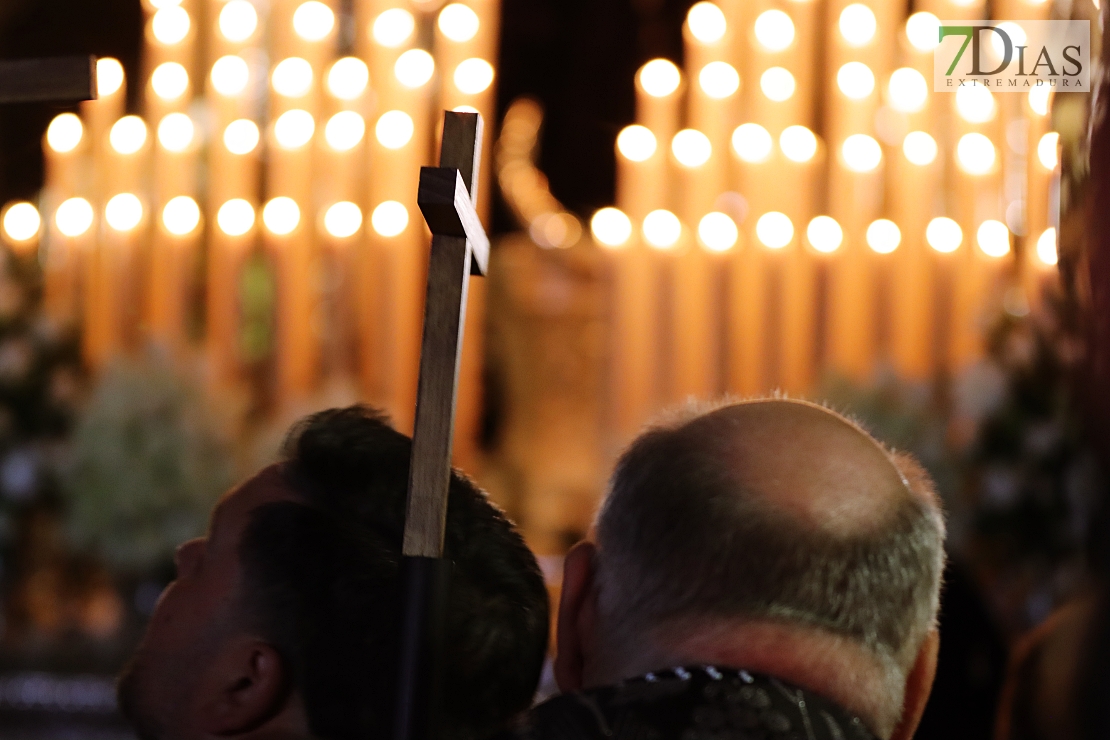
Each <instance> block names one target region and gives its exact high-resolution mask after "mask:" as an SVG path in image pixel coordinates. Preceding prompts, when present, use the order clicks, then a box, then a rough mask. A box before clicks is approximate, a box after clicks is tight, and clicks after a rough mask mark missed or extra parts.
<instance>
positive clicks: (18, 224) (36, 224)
mask: <svg viewBox="0 0 1110 740" xmlns="http://www.w3.org/2000/svg"><path fill="white" fill-rule="evenodd" d="M41 228H42V217H41V216H40V215H39V209H37V208H35V206H34V205H32V204H31V203H28V202H27V201H21V202H18V203H13V204H12V205H11V206H9V207H8V210H7V211H6V212H5V213H4V235H5V236H7V237H8V239H10V240H11V241H13V242H27V241H30V240H31V239H34V238H35V237H36V236H38V235H39V229H41Z"/></svg>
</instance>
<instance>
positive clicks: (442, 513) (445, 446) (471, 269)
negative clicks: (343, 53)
mask: <svg viewBox="0 0 1110 740" xmlns="http://www.w3.org/2000/svg"><path fill="white" fill-rule="evenodd" d="M481 150H482V119H481V117H480V116H479V115H478V114H477V113H454V112H450V111H449V112H447V113H446V115H445V117H444V122H443V147H442V150H441V153H440V158H439V167H438V168H434V167H424V168H422V169H421V171H420V193H419V196H418V198H417V201H418V203H419V204H420V210H421V211H422V212H423V213H424V218H425V220H426V221H427V222H428V227H429V228H430V229H431V231H432V252H431V259H430V260H429V264H428V292H427V297H426V298H425V302H424V339H423V342H422V344H421V347H420V382H419V386H418V388H417V396H416V422H415V425H414V428H413V443H412V464H411V467H410V472H409V491H408V510H407V513H406V518H405V540H404V548H403V553H404V554H405V555H407V556H413V557H429V558H438V557H440V556H441V555H442V553H443V532H444V523H445V518H446V513H447V484H448V480H449V478H450V474H451V442H452V437H453V433H454V426H455V396H456V394H457V392H458V384H459V356H460V353H461V352H462V343H463V341H462V340H463V328H464V326H465V324H466V298H467V286H468V282H469V276H470V275H471V274H478V275H483V274H485V270H486V265H487V261H488V259H489V241H488V240H487V239H486V235H485V233H484V232H483V231H482V224H481V222H480V221H479V220H478V215H477V213H476V211H475V209H474V202H475V200H476V198H477V192H478V187H477V185H478V169H479V163H480V162H481V153H482V152H481Z"/></svg>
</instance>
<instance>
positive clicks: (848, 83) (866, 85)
mask: <svg viewBox="0 0 1110 740" xmlns="http://www.w3.org/2000/svg"><path fill="white" fill-rule="evenodd" d="M836 85H837V87H839V88H840V92H842V93H844V94H845V95H847V96H848V97H849V98H851V99H852V100H863V99H864V98H866V97H867V96H868V95H870V94H871V92H872V91H873V90H874V89H875V74H874V73H873V72H872V71H871V68H870V67H868V66H867V65H866V64H864V63H863V62H848V63H847V64H845V65H843V66H842V67H841V68H840V69H839V70H838V71H837V73H836Z"/></svg>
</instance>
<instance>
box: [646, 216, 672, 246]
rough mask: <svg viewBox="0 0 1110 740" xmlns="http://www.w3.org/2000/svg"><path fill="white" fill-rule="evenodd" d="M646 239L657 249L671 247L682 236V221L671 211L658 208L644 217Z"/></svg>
mask: <svg viewBox="0 0 1110 740" xmlns="http://www.w3.org/2000/svg"><path fill="white" fill-rule="evenodd" d="M643 233H644V240H645V241H646V242H647V243H648V244H650V245H651V246H653V247H655V248H656V249H670V248H671V247H673V246H674V245H675V244H677V243H678V240H679V238H680V237H681V236H682V222H681V221H679V220H678V216H676V215H674V214H673V213H671V212H670V211H667V210H664V209H658V210H655V211H652V212H651V213H649V214H648V215H647V216H645V217H644V223H643Z"/></svg>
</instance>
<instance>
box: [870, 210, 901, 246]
mask: <svg viewBox="0 0 1110 740" xmlns="http://www.w3.org/2000/svg"><path fill="white" fill-rule="evenodd" d="M901 243H902V232H901V230H900V229H899V228H898V225H897V224H896V223H894V222H893V221H891V220H889V219H885V218H880V219H878V220H877V221H872V222H871V225H870V226H868V227H867V246H869V247H871V250H872V251H874V252H877V253H878V254H890V253H891V252H893V251H894V250H896V249H898V245H899V244H901Z"/></svg>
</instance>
